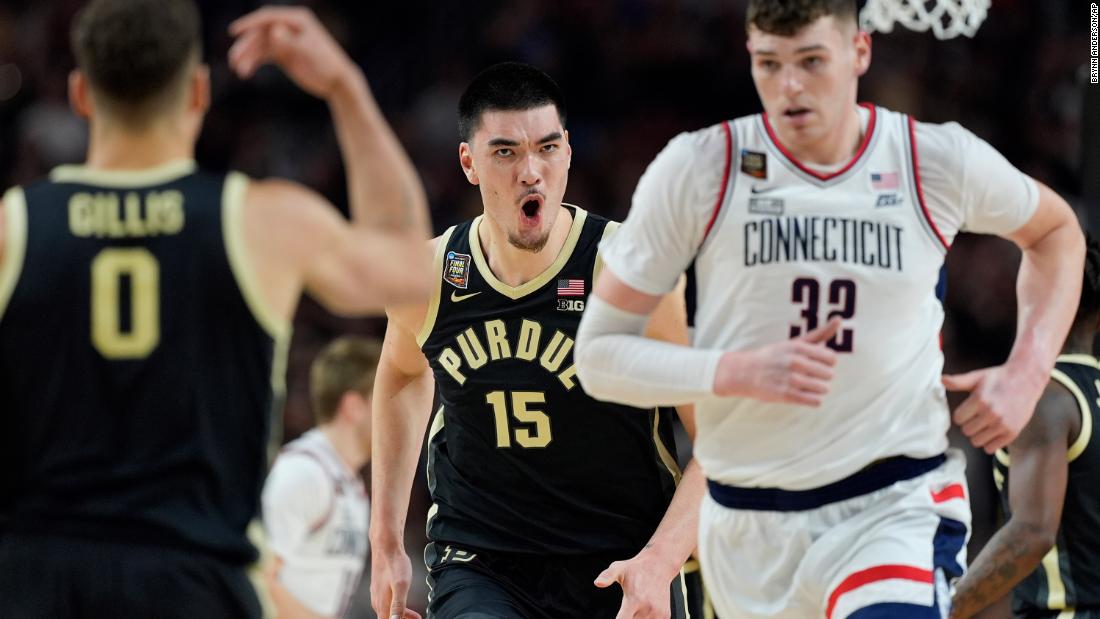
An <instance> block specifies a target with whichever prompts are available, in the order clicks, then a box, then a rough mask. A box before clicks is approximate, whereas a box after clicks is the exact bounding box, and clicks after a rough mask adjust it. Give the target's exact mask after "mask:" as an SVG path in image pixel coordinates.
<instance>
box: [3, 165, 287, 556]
mask: <svg viewBox="0 0 1100 619" xmlns="http://www.w3.org/2000/svg"><path fill="white" fill-rule="evenodd" d="M246 185H247V180H246V179H245V178H244V177H243V176H241V175H239V174H231V175H229V176H216V175H212V174H207V173H203V172H199V171H196V170H195V165H194V163H193V162H190V161H180V162H173V163H170V164H166V165H164V166H161V167H158V168H154V169H151V170H147V171H141V172H121V171H115V172H104V171H94V170H90V169H87V168H84V167H80V166H63V167H60V168H57V169H56V170H54V172H53V173H52V174H51V176H50V178H49V180H48V181H41V182H38V183H35V184H33V185H30V186H28V187H26V188H25V189H22V188H15V189H12V190H10V191H9V192H8V193H7V194H6V195H5V196H4V205H5V208H4V213H5V217H6V226H5V233H6V242H5V248H4V261H3V266H2V270H0V393H2V394H3V404H2V406H3V409H2V413H0V424H2V425H3V427H4V432H3V435H2V438H0V502H2V506H0V512H2V513H3V514H4V516H5V518H6V520H7V523H6V525H4V526H5V528H6V530H8V531H10V532H13V533H26V534H45V535H62V536H87V537H89V538H93V539H97V540H102V539H106V540H119V541H126V542H140V543H149V544H161V545H165V546H171V547H176V548H182V549H186V550H192V551H197V552H202V553H206V554H209V555H212V556H217V557H220V558H223V559H225V560H228V561H233V562H242V563H243V562H248V561H251V560H253V559H254V557H255V550H254V549H253V547H252V545H251V544H250V543H249V541H248V539H247V538H246V535H245V530H246V528H247V527H248V525H249V523H250V521H251V520H252V519H253V517H254V516H256V514H257V511H258V506H259V498H260V489H261V484H262V482H263V478H264V474H265V472H266V470H267V463H268V438H269V434H270V433H271V420H272V411H273V405H274V403H275V399H276V392H277V391H278V389H277V387H276V383H275V382H274V381H273V376H276V375H278V369H279V368H277V367H276V366H277V365H278V364H277V362H276V360H277V359H279V358H281V348H280V345H281V343H282V342H285V341H286V338H285V336H286V335H287V330H288V328H289V326H288V325H287V324H285V323H283V322H281V321H279V320H278V319H276V318H274V317H272V316H270V314H265V313H264V306H263V305H262V303H260V300H259V298H258V297H257V296H256V289H255V287H254V285H255V284H254V283H253V282H252V281H251V280H250V279H249V273H250V271H249V269H248V267H249V265H248V264H247V263H246V259H245V255H244V248H243V245H242V238H241V230H240V228H241V222H242V219H241V218H242V208H241V207H242V204H243V197H244V192H245V188H246Z"/></svg>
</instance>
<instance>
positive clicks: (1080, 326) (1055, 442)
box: [951, 238, 1100, 619]
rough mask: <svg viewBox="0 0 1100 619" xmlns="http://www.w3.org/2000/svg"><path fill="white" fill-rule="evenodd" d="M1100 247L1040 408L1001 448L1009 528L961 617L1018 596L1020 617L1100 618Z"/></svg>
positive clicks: (985, 559)
mask: <svg viewBox="0 0 1100 619" xmlns="http://www.w3.org/2000/svg"><path fill="white" fill-rule="evenodd" d="M1098 330H1100V243H1097V242H1096V240H1095V239H1093V238H1089V239H1088V253H1087V254H1086V255H1085V274H1084V279H1083V282H1082V288H1081V303H1080V305H1079V306H1078V307H1077V317H1076V319H1075V320H1074V322H1073V328H1072V329H1071V330H1070V333H1069V337H1067V338H1066V343H1065V346H1063V347H1062V354H1061V355H1059V357H1058V362H1057V364H1056V365H1055V366H1054V371H1053V372H1051V375H1050V377H1051V380H1050V383H1049V384H1048V385H1047V387H1046V390H1044V391H1043V395H1042V397H1041V398H1039V405H1038V406H1037V407H1036V408H1035V414H1034V415H1033V416H1032V417H1031V421H1029V422H1028V424H1027V425H1026V426H1024V429H1023V431H1022V432H1020V435H1019V436H1017V437H1016V440H1014V441H1012V443H1011V444H1010V445H1009V446H1008V447H1006V448H1003V449H998V450H997V452H996V454H995V456H996V458H995V460H994V462H993V466H994V470H993V478H994V481H995V482H996V484H997V489H998V490H999V491H1000V492H1001V498H1002V503H1003V505H1004V507H1005V512H1006V513H1007V514H1008V516H1009V518H1008V522H1006V523H1005V525H1004V527H1003V528H1001V530H999V531H997V533H996V535H994V536H993V537H992V539H990V540H989V543H987V544H986V545H985V547H984V548H982V551H981V552H980V553H979V554H978V556H977V557H975V559H974V562H973V563H971V565H970V571H969V572H967V574H966V575H965V576H963V578H962V580H961V581H959V583H958V586H957V587H956V590H955V597H954V605H953V606H954V607H953V612H952V614H951V616H952V617H954V618H958V619H963V618H965V617H970V616H972V615H974V614H975V613H977V612H978V611H980V610H982V609H983V608H985V607H986V606H988V605H990V604H992V603H994V602H996V601H997V600H999V599H1000V598H1002V597H1004V596H1005V595H1008V594H1009V593H1010V592H1011V594H1012V611H1013V614H1014V615H1015V616H1017V617H1074V618H1075V619H1095V618H1096V617H1100V578H1098V576H1100V484H1098V483H1097V481H1098V480H1100V447H1097V444H1096V443H1097V441H1096V436H1095V427H1096V425H1095V424H1096V421H1097V417H1098V413H1100V361H1097V359H1096V357H1095V356H1094V355H1093V352H1092V342H1093V339H1094V338H1095V337H1096V332H1097V331H1098Z"/></svg>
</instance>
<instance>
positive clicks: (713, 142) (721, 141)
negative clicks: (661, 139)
mask: <svg viewBox="0 0 1100 619" xmlns="http://www.w3.org/2000/svg"><path fill="white" fill-rule="evenodd" d="M748 118H750V117H745V119H748ZM742 120H743V119H733V120H724V121H722V122H719V123H715V124H713V125H709V126H707V127H703V128H702V129H696V130H694V131H683V132H681V133H679V134H677V135H675V136H674V137H673V138H672V139H671V140H669V141H668V145H667V146H666V147H665V151H666V152H669V153H672V154H675V155H678V156H682V157H695V158H711V157H713V156H714V155H718V154H721V155H724V154H725V153H726V151H727V149H728V148H729V146H730V140H731V131H732V130H733V125H734V124H735V123H738V122H741V121H742Z"/></svg>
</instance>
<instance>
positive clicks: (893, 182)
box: [871, 172, 898, 191]
mask: <svg viewBox="0 0 1100 619" xmlns="http://www.w3.org/2000/svg"><path fill="white" fill-rule="evenodd" d="M897 188H898V173H897V172H872V173H871V189H874V190H876V191H885V190H888V189H897Z"/></svg>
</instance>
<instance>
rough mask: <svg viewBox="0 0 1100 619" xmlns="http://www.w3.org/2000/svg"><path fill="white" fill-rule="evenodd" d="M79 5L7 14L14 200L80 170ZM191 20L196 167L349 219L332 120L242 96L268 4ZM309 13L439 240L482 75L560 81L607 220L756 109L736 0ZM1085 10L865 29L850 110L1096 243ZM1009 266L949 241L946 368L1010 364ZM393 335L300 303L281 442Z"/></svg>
mask: <svg viewBox="0 0 1100 619" xmlns="http://www.w3.org/2000/svg"><path fill="white" fill-rule="evenodd" d="M81 4H82V2H80V1H78V0H2V1H0V181H3V185H4V186H5V187H7V186H10V185H13V184H18V183H27V182H29V181H31V180H32V179H34V178H36V177H38V176H40V175H42V174H44V173H46V172H47V171H48V170H49V169H50V168H51V167H53V166H55V165H58V164H61V163H70V162H77V161H80V160H81V159H82V157H83V155H84V149H85V148H86V127H85V125H84V123H83V122H81V121H79V120H78V119H76V118H75V117H74V116H72V115H71V114H70V112H69V110H68V105H67V102H66V92H65V88H66V75H67V73H68V71H69V70H71V69H72V67H73V60H72V56H71V54H70V52H69V47H68V26H69V23H70V20H71V18H72V16H73V14H74V13H75V11H76V10H77V9H78V8H79V6H80V5H81ZM199 4H200V6H201V8H202V12H203V21H204V25H205V42H206V50H205V56H206V58H205V59H206V62H208V63H209V64H210V66H211V75H212V80H213V94H214V96H213V105H212V107H211V110H210V114H209V116H208V117H207V120H206V125H205V129H204V131H203V134H202V138H201V140H200V142H199V145H198V152H197V159H198V161H199V163H200V164H201V165H202V166H204V167H207V168H210V169H212V170H216V171H222V170H227V169H230V168H235V169H239V170H242V171H244V172H247V173H248V174H251V175H254V176H258V177H263V176H269V175H277V176H283V177H289V178H293V179H296V180H299V181H301V182H303V183H306V184H307V185H310V186H312V187H314V188H316V189H318V190H320V191H322V192H323V193H324V194H325V195H326V196H328V197H329V198H330V199H331V200H332V201H333V202H334V203H336V204H338V205H341V206H342V205H343V204H344V203H345V197H344V179H343V171H342V167H341V163H340V159H339V154H338V151H337V147H336V143H335V137H334V135H333V132H332V129H331V124H330V121H329V116H328V111H327V109H326V107H325V106H324V104H322V103H320V102H319V101H317V100H314V99H312V98H310V97H309V96H308V95H304V94H302V93H300V92H299V91H298V90H297V89H295V88H294V87H293V86H292V85H291V84H290V83H289V82H288V81H287V80H286V79H285V78H283V76H282V75H281V74H280V73H279V72H278V71H276V70H273V69H266V70H263V71H261V72H260V73H259V74H258V75H257V76H256V78H255V79H253V80H251V81H249V82H242V81H240V80H238V79H237V78H236V77H234V76H233V75H232V74H231V73H230V72H229V70H228V68H227V66H226V62H225V54H226V51H227V49H228V45H229V42H230V40H229V37H228V35H227V34H226V27H227V25H228V23H229V22H230V21H231V20H232V19H234V18H235V17H237V16H240V15H242V14H243V13H245V12H246V11H248V10H250V9H252V8H255V7H256V6H258V4H259V3H256V2H246V1H239V0H238V1H234V0H227V1H215V0H199ZM304 4H306V5H308V6H310V7H312V8H313V9H314V10H315V11H316V12H317V14H318V15H319V16H320V17H321V18H322V20H323V21H324V22H325V23H326V24H327V25H328V26H329V28H330V29H332V30H333V31H334V32H335V34H336V36H337V38H338V39H339V40H340V41H341V43H342V44H343V45H344V46H345V48H347V49H348V50H349V52H350V54H351V55H352V57H353V58H354V59H355V60H356V61H357V62H358V63H359V64H360V65H361V66H362V67H363V68H364V69H365V71H366V74H367V76H368V79H369V80H370V83H371V85H372V87H373V89H374V93H375V96H376V97H377V98H378V100H379V102H380V104H381V106H382V108H383V110H384V111H385V113H386V116H387V117H388V118H389V120H390V122H391V123H392V124H393V125H394V127H395V128H396V130H397V132H398V134H399V136H400V137H401V140H402V142H403V143H404V144H405V146H406V148H407V149H408V150H409V152H410V154H411V156H412V158H413V160H414V161H415V162H416V165H417V167H418V168H419V171H420V174H421V177H422V179H423V181H424V184H425V186H426V188H427V191H428V196H429V200H430V203H431V207H432V216H433V218H434V227H435V231H436V232H437V233H438V232H441V231H442V230H444V229H445V228H446V227H447V226H449V225H451V224H453V223H456V222H458V221H460V220H462V219H465V218H468V217H470V216H473V215H475V214H477V213H478V212H479V211H480V208H481V207H480V202H479V199H478V193H477V191H476V189H474V188H473V187H471V186H469V185H468V184H467V183H466V181H465V179H464V177H463V176H462V174H461V173H460V169H459V166H458V163H457V157H456V154H457V144H458V140H457V137H456V127H455V124H456V117H455V108H456V103H457V99H458V96H459V94H460V93H461V90H462V88H463V87H464V85H465V84H466V83H467V81H468V80H469V79H470V78H471V77H472V76H473V75H474V74H476V72H477V71H478V70H480V69H481V68H484V67H485V66H487V65H489V64H491V63H493V62H497V61H502V60H522V61H526V62H529V63H532V64H534V65H536V66H538V67H540V68H542V69H543V70H545V71H547V72H548V73H549V74H550V75H552V76H553V77H554V78H555V79H556V80H557V81H558V82H559V83H560V85H561V86H562V88H563V90H564V92H565V96H566V101H567V105H568V113H569V118H568V123H567V124H568V129H569V130H570V137H571V141H572V145H573V149H574V150H573V153H574V154H573V165H572V168H571V175H570V176H571V177H570V182H569V189H568V191H567V192H566V199H567V200H568V201H570V202H573V203H577V204H580V205H582V206H584V207H585V208H587V209H589V210H592V211H594V212H597V213H601V214H604V215H608V216H612V217H615V218H622V217H623V216H624V215H625V214H626V212H627V210H628V208H629V205H630V196H631V193H632V191H633V187H634V184H635V183H636V181H637V179H638V177H639V175H640V174H641V173H642V171H643V169H644V168H645V166H646V164H647V163H648V162H649V161H650V160H651V159H652V157H653V156H654V155H655V154H656V153H657V152H658V150H659V149H660V148H661V147H662V146H663V145H664V143H665V142H666V141H667V140H668V139H669V138H671V137H672V136H674V135H675V134H676V133H678V132H680V131H684V130H693V129H697V128H700V127H703V126H706V125H710V124H713V123H715V122H718V121H720V120H722V119H726V118H733V117H736V116H741V115H744V114H750V113H754V112H757V111H759V103H758V101H757V99H756V93H755V91H754V89H753V85H752V81H751V78H750V75H749V62H748V55H747V52H746V50H745V46H744V17H743V16H744V10H745V5H746V1H745V0H737V1H731V0H604V1H600V0H540V1H530V0H529V1H523V0H512V1H506V0H493V1H488V0H485V1H481V0H464V1H459V0H435V1H429V0H404V1H402V2H386V3H382V2H377V3H376V2H333V1H327V2H326V1H320V0H318V1H312V2H305V3H304ZM1088 4H1089V3H1088V2H1087V1H1085V0H1043V1H1039V0H1031V1H1028V0H994V1H993V6H992V9H991V11H990V14H989V17H988V19H987V21H986V22H985V23H984V24H983V25H982V27H981V29H980V30H979V32H978V34H977V36H976V37H975V38H974V39H965V38H963V39H957V40H953V41H948V42H943V41H938V40H936V39H935V38H933V37H932V36H931V34H927V33H913V32H908V31H905V30H898V29H895V31H894V32H893V33H892V34H878V35H875V36H874V38H873V41H874V47H873V62H872V65H871V70H870V72H869V73H868V75H867V76H866V77H865V78H864V79H863V80H862V82H861V92H860V98H861V100H868V101H873V102H876V103H879V104H881V105H885V106H887V107H890V108H893V109H896V110H899V111H904V112H909V113H912V114H914V115H915V116H916V117H917V118H919V119H921V120H924V121H932V122H945V121H949V120H957V121H959V122H960V123H962V124H963V125H964V126H966V127H968V128H969V129H971V130H972V131H974V132H975V133H977V134H978V135H979V136H981V137H983V138H984V139H986V140H988V141H989V142H990V143H992V144H993V145H994V146H995V147H996V148H998V149H999V150H1000V151H1001V152H1002V153H1004V154H1005V156H1007V157H1008V159H1009V160H1011V161H1012V162H1013V163H1014V164H1016V165H1017V166H1018V167H1020V168H1021V169H1022V170H1024V171H1025V172H1027V173H1028V174H1031V175H1032V176H1034V177H1036V178H1038V179H1040V180H1042V181H1043V182H1045V183H1047V184H1049V185H1050V186H1051V187H1053V188H1054V189H1055V190H1056V191H1058V192H1059V193H1060V194H1061V195H1063V196H1064V197H1066V198H1067V199H1068V200H1069V201H1070V202H1071V203H1072V204H1073V205H1074V207H1075V208H1076V209H1077V211H1078V213H1079V215H1080V216H1081V218H1082V221H1083V222H1084V223H1085V225H1086V227H1089V226H1093V227H1094V226H1095V225H1096V224H1095V223H1094V222H1096V221H1097V215H1096V212H1097V211H1096V209H1097V208H1098V206H1100V86H1096V85H1091V86H1089V85H1087V82H1088V55H1089V40H1088V11H1089V6H1088ZM342 207H343V206H342ZM1018 260H1019V256H1018V252H1017V251H1016V250H1015V249H1014V248H1013V247H1012V246H1011V245H1010V244H1009V243H1007V242H1004V241H1000V240H997V239H992V238H988V237H974V236H969V235H964V236H961V237H960V238H959V239H958V240H957V241H956V242H955V244H954V246H953V248H952V250H951V252H950V254H949V257H948V272H949V287H948V295H947V302H946V308H947V323H946V326H945V330H944V348H945V352H946V356H947V370H948V371H962V370H967V369H971V368H975V367H979V366H983V365H988V364H994V363H997V362H999V361H1001V360H1003V359H1004V357H1005V356H1006V354H1007V352H1008V350H1009V348H1010V346H1011V342H1012V337H1013V333H1014V325H1015V322H1014V321H1015V303H1014V274H1015V269H1016V266H1017V264H1018ZM899 328H904V325H899ZM383 329H384V323H383V322H382V321H380V320H377V319H363V320H346V319H338V318H335V317H333V316H330V315H328V314H326V313H325V312H324V311H323V310H321V309H320V308H319V306H318V305H317V304H316V303H314V302H313V301H311V300H310V299H308V298H307V299H305V300H304V301H303V302H302V304H301V307H300V310H299V312H298V315H297V318H296V319H295V334H294V340H293V345H292V348H291V363H290V369H289V376H288V384H289V393H288V400H287V404H286V409H285V413H284V418H285V439H287V440H289V439H291V438H293V437H295V436H297V435H298V434H300V433H301V432H303V431H305V430H306V429H308V427H309V426H310V425H311V416H310V412H309V401H308V393H307V385H306V377H307V368H308V365H309V363H310V361H311V360H312V358H313V356H314V355H315V354H316V352H317V351H318V350H319V348H320V347H321V346H322V345H323V344H324V343H325V342H327V341H328V340H329V339H330V338H332V337H334V336H336V335H338V334H341V333H346V332H354V333H361V334H369V335H379V336H380V335H381V333H382V331H383ZM2 397H3V396H2V394H0V398H2ZM957 438H958V437H955V442H957V443H959V444H961V441H958V440H957ZM969 451H970V456H971V458H970V474H971V490H972V495H973V502H974V510H975V533H974V537H973V540H972V543H971V551H972V552H973V551H976V550H977V549H978V548H980V546H981V545H982V544H983V543H984V541H985V540H986V539H987V538H988V535H989V534H990V532H991V528H992V526H993V523H994V522H995V518H996V510H995V507H994V503H993V501H992V497H991V493H992V488H991V482H990V479H989V472H988V471H989V468H988V466H989V465H988V461H987V459H986V458H985V457H984V456H982V455H981V454H977V453H975V452H973V450H969ZM368 479H369V475H368ZM419 479H420V480H421V481H420V482H418V483H419V487H418V488H417V489H416V490H415V491H414V497H413V500H412V508H411V509H412V511H413V513H412V514H411V515H410V518H409V522H410V527H409V531H408V540H409V549H410V555H411V556H412V557H413V564H414V566H417V565H418V563H419V559H418V557H419V554H420V549H421V548H422V544H423V527H422V524H423V522H424V514H425V513H426V511H427V505H428V501H427V496H426V491H425V489H424V487H423V483H422V480H423V476H422V475H421V476H420V477H419ZM365 591H366V585H365V584H364V586H363V587H362V590H361V594H363V595H360V599H358V600H357V603H356V604H355V606H354V607H353V609H352V611H351V613H350V614H349V616H351V617H370V616H373V615H371V614H370V611H369V602H368V600H367V596H366V595H365ZM425 595H426V590H425V588H424V586H423V580H422V579H421V578H417V579H416V582H414V591H413V594H412V596H411V599H410V601H411V603H412V606H413V607H418V608H420V609H423V604H424V599H425Z"/></svg>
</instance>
